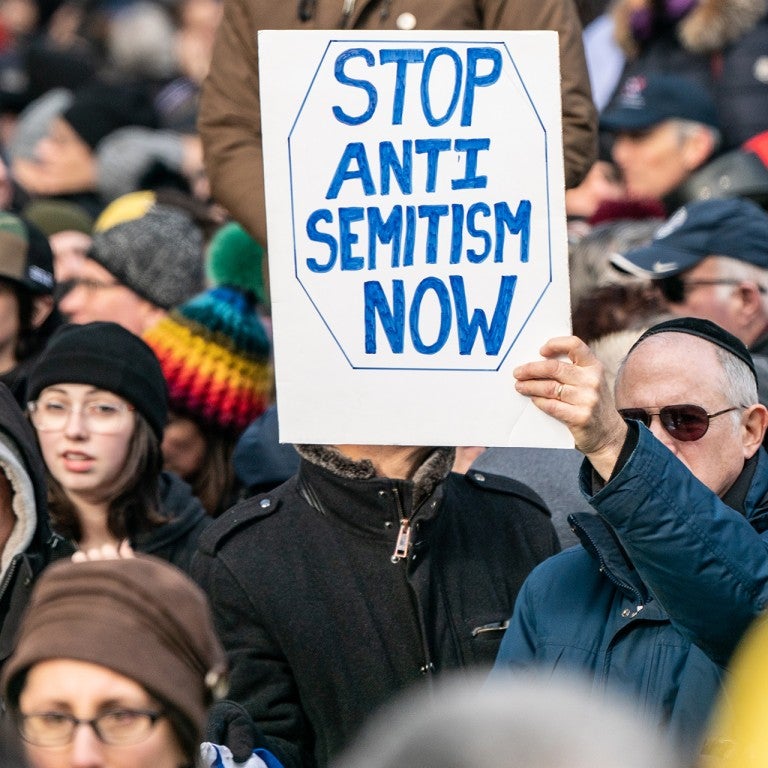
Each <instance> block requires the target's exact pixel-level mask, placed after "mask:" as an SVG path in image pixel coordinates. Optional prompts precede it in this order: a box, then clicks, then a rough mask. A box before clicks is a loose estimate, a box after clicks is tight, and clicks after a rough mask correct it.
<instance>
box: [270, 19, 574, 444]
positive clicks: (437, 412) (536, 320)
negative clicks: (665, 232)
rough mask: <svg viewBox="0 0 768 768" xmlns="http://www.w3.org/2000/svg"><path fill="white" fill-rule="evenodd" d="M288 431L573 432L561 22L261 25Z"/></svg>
mask: <svg viewBox="0 0 768 768" xmlns="http://www.w3.org/2000/svg"><path fill="white" fill-rule="evenodd" d="M259 68H260V72H261V82H260V86H261V100H262V132H263V147H264V167H265V185H266V200H267V231H268V238H269V241H268V253H269V263H270V284H271V296H272V311H273V320H274V332H275V366H276V375H277V391H278V409H279V419H280V438H281V440H282V441H290V442H320V443H373V444H413V445H515V444H530V445H569V444H570V438H569V437H567V436H566V435H565V434H564V430H563V429H562V428H561V427H560V425H558V424H556V423H555V422H554V421H553V420H551V419H549V418H548V417H545V416H543V415H542V414H540V413H539V412H538V410H537V409H535V408H534V407H533V406H532V405H531V404H530V403H529V402H528V401H527V400H526V399H525V398H522V397H520V396H519V395H517V394H516V393H515V391H514V379H513V377H512V373H511V371H512V369H513V368H514V366H515V365H516V364H518V363H520V362H523V361H527V360H532V359H536V358H537V357H538V349H539V347H540V346H541V344H542V343H543V342H544V341H545V340H546V339H547V338H548V337H550V336H552V335H561V334H567V333H569V332H570V331H569V328H570V326H569V322H570V320H569V317H570V307H569V292H568V271H567V244H566V235H565V214H564V193H563V187H564V184H563V158H562V138H561V120H560V89H559V69H558V51H557V36H556V34H555V33H553V32H493V33H490V32H464V33H445V32H442V33H437V32H432V33H426V32H422V33H402V32H392V33H363V32H359V31H351V32H338V31H329V32H296V31H279V32H278V31H265V32H260V33H259Z"/></svg>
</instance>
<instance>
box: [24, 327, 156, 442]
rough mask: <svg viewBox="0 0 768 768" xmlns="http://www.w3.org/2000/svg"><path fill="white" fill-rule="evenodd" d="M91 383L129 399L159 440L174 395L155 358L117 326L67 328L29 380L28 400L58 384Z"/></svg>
mask: <svg viewBox="0 0 768 768" xmlns="http://www.w3.org/2000/svg"><path fill="white" fill-rule="evenodd" d="M65 383H66V384H90V385H92V386H94V387H98V388H99V389H105V390H107V391H108V392H113V393H114V394H116V395H119V396H120V397H123V398H125V399H126V400H127V401H128V402H129V403H130V404H131V405H132V406H134V407H135V408H136V410H137V411H138V412H139V413H140V414H141V415H142V416H143V417H144V418H145V419H146V420H147V423H148V424H149V426H150V427H151V428H152V431H153V432H154V433H155V435H156V436H157V439H158V440H162V439H163V428H164V427H165V423H166V420H167V415H168V390H167V387H166V383H165V377H164V376H163V371H162V369H161V368H160V363H159V362H158V361H157V358H156V357H155V353H154V352H153V351H152V350H151V348H150V347H148V346H147V345H146V344H145V343H144V342H143V341H142V340H141V339H140V338H139V337H138V336H136V335H135V334H133V333H131V332H130V331H128V330H126V329H125V328H123V327H122V326H121V325H118V324H117V323H107V322H95V323H86V324H85V325H65V326H62V327H61V328H59V329H58V330H57V331H56V333H54V334H53V336H51V339H50V341H49V342H48V345H47V346H46V348H45V351H44V352H43V354H42V355H41V356H40V358H39V360H38V361H37V363H36V365H35V367H34V368H33V369H32V371H31V373H30V375H29V385H28V395H27V396H28V398H29V399H30V400H35V399H36V398H37V397H38V395H39V394H40V393H41V392H42V391H43V390H44V389H45V388H46V387H49V386H51V385H52V384H65Z"/></svg>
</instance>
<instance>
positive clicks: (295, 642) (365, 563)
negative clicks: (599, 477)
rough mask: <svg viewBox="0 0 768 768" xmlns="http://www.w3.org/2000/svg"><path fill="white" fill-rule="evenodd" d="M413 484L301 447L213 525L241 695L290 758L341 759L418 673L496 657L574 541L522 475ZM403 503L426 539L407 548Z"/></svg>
mask: <svg viewBox="0 0 768 768" xmlns="http://www.w3.org/2000/svg"><path fill="white" fill-rule="evenodd" d="M412 491H413V484H412V483H410V482H409V481H403V480H390V479H386V478H378V477H376V478H369V479H363V480H360V479H355V480H350V479H346V478H342V477H339V476H338V475H336V474H333V473H332V472H330V471H328V470H327V469H324V468H321V467H319V466H316V465H314V464H311V463H310V462H308V461H306V460H304V459H302V461H301V464H300V468H299V472H298V475H297V476H295V477H294V478H292V479H291V480H289V481H287V482H286V483H284V484H283V485H282V486H280V487H279V488H277V489H275V491H273V492H272V493H271V494H270V495H264V496H260V497H259V496H257V497H254V498H252V499H248V500H247V501H245V502H242V503H241V504H239V505H238V506H236V507H234V508H233V509H231V510H230V511H229V512H227V513H225V514H224V515H223V516H222V517H220V518H218V519H217V520H216V521H215V522H214V524H213V525H212V526H211V527H210V528H209V529H208V530H207V531H205V532H204V534H203V536H202V537H201V539H200V551H199V553H198V555H197V557H196V558H195V561H194V563H193V575H194V576H195V578H197V580H198V581H199V582H200V584H201V585H202V586H203V588H204V589H205V590H206V591H207V593H208V596H209V598H210V600H211V604H212V606H213V611H214V619H215V622H216V626H217V629H218V631H219V634H220V636H221V639H222V641H223V643H224V646H225V648H226V649H227V651H228V654H229V658H230V663H231V673H232V680H231V690H230V698H232V699H234V700H235V701H237V702H239V703H240V704H242V705H243V706H245V708H246V709H247V710H248V712H249V713H250V714H251V716H252V717H253V718H254V720H255V721H256V723H257V724H258V726H259V727H260V729H261V730H262V732H263V734H264V735H265V742H266V743H265V744H263V745H262V746H266V747H268V748H272V749H274V750H276V751H277V752H278V753H279V754H280V755H281V757H282V758H283V759H284V761H285V764H286V768H288V766H290V767H293V766H315V765H320V766H323V765H326V764H327V763H328V762H329V760H330V759H331V757H332V756H333V755H335V754H336V753H338V752H339V750H340V749H341V748H342V747H343V746H344V745H345V744H346V742H347V741H348V740H349V738H350V737H351V736H352V735H353V733H354V732H355V730H356V729H357V728H358V727H359V726H360V725H361V724H362V722H363V721H364V720H365V718H366V717H367V716H368V715H370V714H371V713H372V712H373V711H374V710H375V709H376V708H377V707H379V705H381V704H383V703H384V702H385V701H387V700H388V699H389V698H390V697H391V696H392V695H393V694H394V693H396V692H398V691H400V690H402V689H404V688H406V687H407V686H410V685H412V684H414V683H419V682H421V683H422V684H423V683H424V681H425V680H426V681H428V680H429V679H430V678H431V676H432V675H433V674H434V673H438V672H441V671H443V670H450V669H455V668H460V667H465V666H469V665H478V664H481V665H490V664H491V663H492V662H493V660H494V657H495V655H496V651H497V649H498V646H499V642H500V640H501V636H502V633H503V628H504V627H505V626H506V625H507V622H508V619H509V617H510V615H511V613H512V608H513V606H514V602H515V598H516V596H517V593H518V590H519V589H520V586H521V585H522V583H523V580H524V579H525V577H526V576H527V574H528V573H529V571H530V570H531V569H532V568H533V567H534V566H535V565H536V564H537V563H539V562H541V561H542V560H544V559H545V558H546V557H548V556H549V555H551V554H553V553H555V552H557V550H558V549H559V545H558V542H557V537H556V535H555V531H554V528H553V527H552V524H551V522H550V520H549V514H548V512H547V510H546V507H545V506H544V505H543V502H541V500H540V499H539V497H538V496H536V494H534V493H533V491H531V490H530V489H528V488H527V487H526V486H524V485H522V484H520V483H518V482H516V481H514V480H510V479H507V478H500V477H496V476H490V475H482V474H480V473H477V472H473V473H470V475H468V476H463V475H456V474H451V475H449V476H448V477H447V478H446V479H445V480H444V481H443V482H440V483H438V484H437V486H436V488H435V490H434V491H433V492H432V493H431V495H429V496H428V497H427V498H426V500H425V501H424V502H423V503H421V504H420V506H419V507H418V509H416V510H413V509H412V501H411V498H412ZM403 517H405V518H408V519H409V520H410V523H411V530H412V539H413V544H412V548H411V550H410V554H409V556H408V558H407V559H403V560H399V561H397V562H393V561H392V556H393V552H394V549H395V543H396V540H397V536H398V530H399V527H400V520H401V519H402V518H403Z"/></svg>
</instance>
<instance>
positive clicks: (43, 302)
mask: <svg viewBox="0 0 768 768" xmlns="http://www.w3.org/2000/svg"><path fill="white" fill-rule="evenodd" d="M51 312H53V296H35V298H34V299H33V300H32V327H33V328H35V329H37V328H39V327H40V326H41V325H42V324H43V323H44V322H45V321H46V320H47V319H48V317H49V316H50V314H51Z"/></svg>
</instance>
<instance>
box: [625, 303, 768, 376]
mask: <svg viewBox="0 0 768 768" xmlns="http://www.w3.org/2000/svg"><path fill="white" fill-rule="evenodd" d="M657 333H687V334H689V335H691V336H698V337H699V338H700V339H704V340H705V341H709V342H711V343H712V344H716V345H717V346H718V347H720V348H721V349H724V350H725V351H726V352H730V353H731V354H732V355H735V356H736V357H738V358H739V360H741V361H742V362H743V363H744V364H745V365H746V366H747V367H748V368H749V370H750V371H752V375H753V376H754V377H755V381H757V371H756V370H755V363H754V360H752V355H750V354H749V350H748V349H747V347H746V345H745V344H744V342H742V341H741V340H740V339H738V338H736V336H734V335H733V334H732V333H730V332H729V331H726V330H725V328H721V327H720V326H719V325H717V323H713V322H712V321H711V320H703V319H701V318H698V317H676V318H674V319H672V320H664V321H663V322H661V323H657V324H656V325H654V326H651V327H650V328H649V329H648V330H647V331H645V333H643V334H642V335H641V336H640V338H639V339H638V340H637V341H636V342H635V343H634V344H633V345H632V347H631V348H630V350H629V352H628V353H627V354H628V355H629V354H631V353H632V351H633V350H634V349H635V347H637V346H638V344H640V343H641V342H643V341H645V339H647V338H648V337H649V336H655V335H656V334H657Z"/></svg>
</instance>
